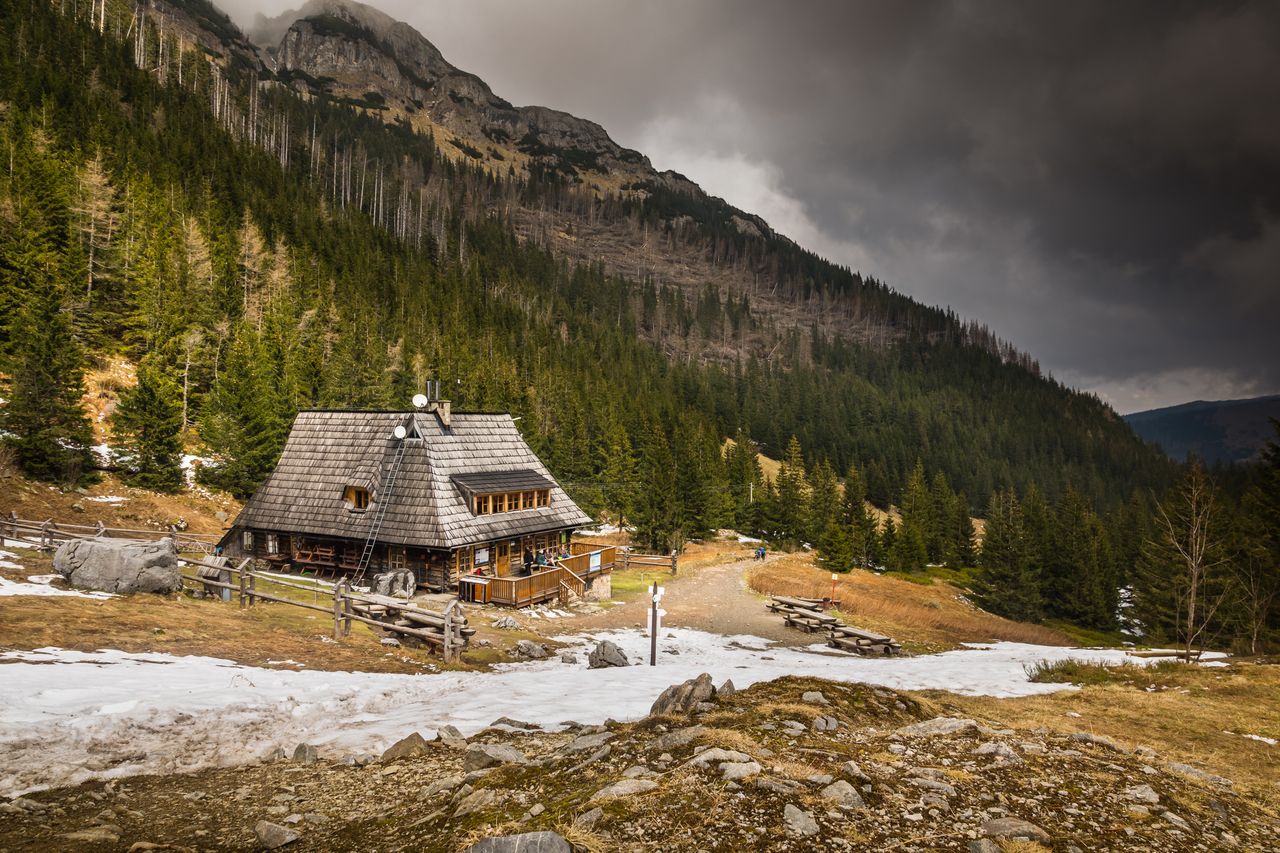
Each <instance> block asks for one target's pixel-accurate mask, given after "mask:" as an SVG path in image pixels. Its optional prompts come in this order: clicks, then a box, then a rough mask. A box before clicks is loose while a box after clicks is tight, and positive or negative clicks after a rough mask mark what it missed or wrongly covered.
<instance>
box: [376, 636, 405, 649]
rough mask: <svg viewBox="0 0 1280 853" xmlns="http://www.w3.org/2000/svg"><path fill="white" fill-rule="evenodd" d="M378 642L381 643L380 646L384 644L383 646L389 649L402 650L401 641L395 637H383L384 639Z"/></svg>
mask: <svg viewBox="0 0 1280 853" xmlns="http://www.w3.org/2000/svg"><path fill="white" fill-rule="evenodd" d="M378 642H379V643H380V644H382V645H384V646H386V647H387V648H389V649H398V648H400V641H399V640H397V639H396V638H395V637H383V638H382V639H381V640H379V641H378Z"/></svg>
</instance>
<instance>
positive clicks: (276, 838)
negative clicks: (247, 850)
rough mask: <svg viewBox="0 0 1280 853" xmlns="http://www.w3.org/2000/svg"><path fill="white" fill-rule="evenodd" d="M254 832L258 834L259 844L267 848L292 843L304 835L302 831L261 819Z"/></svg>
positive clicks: (270, 848)
mask: <svg viewBox="0 0 1280 853" xmlns="http://www.w3.org/2000/svg"><path fill="white" fill-rule="evenodd" d="M253 834H254V835H256V836H258V844H260V845H262V847H263V849H265V850H275V849H276V848H277V847H283V846H285V845H286V844H292V843H293V842H295V841H297V840H298V839H299V838H301V837H302V833H300V832H298V831H297V830H295V829H290V828H289V827H287V826H281V825H280V824H278V823H272V822H271V821H269V820H260V821H258V822H257V823H256V824H254V827H253Z"/></svg>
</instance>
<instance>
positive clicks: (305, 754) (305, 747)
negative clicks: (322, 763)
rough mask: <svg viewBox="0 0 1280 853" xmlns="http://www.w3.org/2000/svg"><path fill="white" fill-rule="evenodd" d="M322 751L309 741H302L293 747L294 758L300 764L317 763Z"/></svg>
mask: <svg viewBox="0 0 1280 853" xmlns="http://www.w3.org/2000/svg"><path fill="white" fill-rule="evenodd" d="M319 758H320V753H319V752H317V751H316V748H315V747H314V746H312V745H311V744H309V743H300V744H298V745H297V746H296V747H294V748H293V760H294V761H296V762H298V763H299V764H315V763H316V760H317V759H319Z"/></svg>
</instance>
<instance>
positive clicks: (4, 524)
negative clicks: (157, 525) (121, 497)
mask: <svg viewBox="0 0 1280 853" xmlns="http://www.w3.org/2000/svg"><path fill="white" fill-rule="evenodd" d="M104 536H106V537H110V538H112V539H137V540H139V541H151V542H154V541H155V540H157V539H172V540H174V545H175V546H176V548H177V550H178V552H179V553H184V554H212V553H213V552H214V549H215V548H217V546H218V541H219V539H221V537H220V536H218V535H216V534H212V533H187V532H185V531H181V530H178V529H177V528H175V527H170V528H169V529H168V530H141V529H138V528H134V527H107V526H106V525H105V524H103V523H102V522H101V521H98V522H95V523H94V524H69V523H67V522H62V521H54V520H53V519H51V518H50V519H45V520H44V521H34V520H31V519H25V518H18V515H17V513H15V512H10V513H9V516H8V517H7V518H0V545H3V544H4V540H5V539H6V538H8V539H16V540H18V541H21V542H30V543H32V544H34V545H36V546H37V547H39V548H41V549H44V550H50V549H53V548H56V547H57V546H58V544H59V543H62V542H66V541H67V540H68V539H97V538H99V537H104Z"/></svg>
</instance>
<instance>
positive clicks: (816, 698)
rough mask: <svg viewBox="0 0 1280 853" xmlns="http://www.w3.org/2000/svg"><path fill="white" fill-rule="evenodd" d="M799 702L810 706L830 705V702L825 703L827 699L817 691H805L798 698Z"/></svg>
mask: <svg viewBox="0 0 1280 853" xmlns="http://www.w3.org/2000/svg"><path fill="white" fill-rule="evenodd" d="M800 701H801V702H809V703H810V704H813V705H830V704H831V703H830V702H828V701H827V697H826V696H823V695H822V692H821V691H819V690H806V691H805V692H804V693H803V694H802V695H801V696H800Z"/></svg>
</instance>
